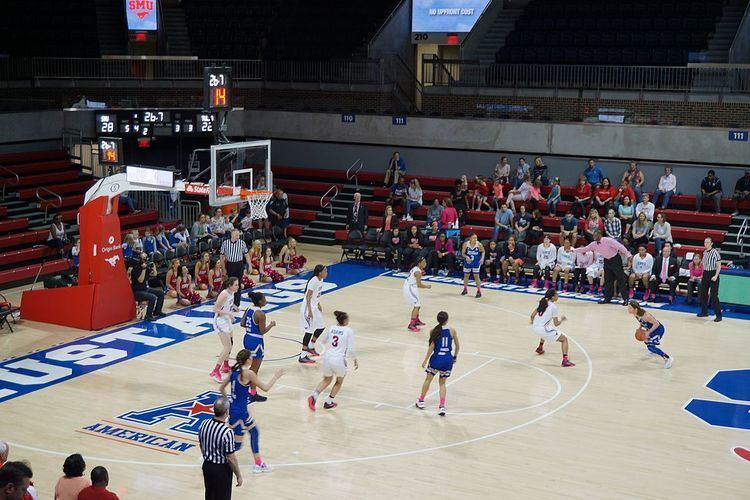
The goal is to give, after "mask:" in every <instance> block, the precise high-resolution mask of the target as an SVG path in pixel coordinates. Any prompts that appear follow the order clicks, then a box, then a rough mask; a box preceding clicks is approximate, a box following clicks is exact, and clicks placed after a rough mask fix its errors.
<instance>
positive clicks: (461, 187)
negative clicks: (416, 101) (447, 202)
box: [451, 176, 468, 213]
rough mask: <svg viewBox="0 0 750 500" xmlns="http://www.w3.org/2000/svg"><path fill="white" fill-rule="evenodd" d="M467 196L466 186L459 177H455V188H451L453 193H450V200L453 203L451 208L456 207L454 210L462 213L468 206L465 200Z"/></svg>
mask: <svg viewBox="0 0 750 500" xmlns="http://www.w3.org/2000/svg"><path fill="white" fill-rule="evenodd" d="M464 177H466V176H464ZM467 196H468V188H467V186H466V185H465V184H464V183H463V181H462V180H461V179H456V182H455V188H454V189H453V194H452V195H451V202H452V203H453V208H455V209H456V212H458V213H463V212H465V211H466V208H467V207H468V204H467V201H466V197H467Z"/></svg>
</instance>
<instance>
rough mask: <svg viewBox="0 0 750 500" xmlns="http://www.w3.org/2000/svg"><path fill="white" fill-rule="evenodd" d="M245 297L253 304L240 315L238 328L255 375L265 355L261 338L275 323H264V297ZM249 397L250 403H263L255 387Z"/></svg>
mask: <svg viewBox="0 0 750 500" xmlns="http://www.w3.org/2000/svg"><path fill="white" fill-rule="evenodd" d="M247 296H248V297H249V298H250V300H251V301H252V303H253V306H254V307H252V308H250V307H249V308H248V309H247V311H245V314H243V315H242V320H241V321H240V326H242V328H244V329H245V336H244V338H243V340H242V343H243V346H244V347H245V349H247V350H248V351H250V357H251V358H252V359H253V361H252V364H251V365H250V369H251V370H252V371H254V372H255V373H256V374H257V373H258V370H260V365H261V364H263V356H264V355H265V348H266V346H265V342H264V339H263V336H264V335H265V334H266V333H268V331H269V330H270V329H271V328H273V327H274V326H276V322H275V321H271V322H270V323H266V313H264V312H263V311H262V309H263V307H264V306H265V305H266V296H265V295H263V294H262V293H260V292H249V293H248V294H247ZM250 396H252V402H254V403H255V402H261V403H262V402H263V401H265V400H266V399H268V398H266V397H265V396H260V395H258V394H257V392H256V390H255V385H251V386H250Z"/></svg>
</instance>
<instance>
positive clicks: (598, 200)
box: [594, 177, 618, 213]
mask: <svg viewBox="0 0 750 500" xmlns="http://www.w3.org/2000/svg"><path fill="white" fill-rule="evenodd" d="M617 194H618V191H617V189H615V187H614V186H613V185H612V183H611V182H610V181H609V177H605V178H604V179H602V184H601V186H599V187H598V188H597V189H596V192H595V194H594V207H595V208H596V209H597V210H599V209H601V210H603V213H606V212H607V210H609V209H610V208H612V207H614V205H615V197H617Z"/></svg>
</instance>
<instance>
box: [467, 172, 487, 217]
mask: <svg viewBox="0 0 750 500" xmlns="http://www.w3.org/2000/svg"><path fill="white" fill-rule="evenodd" d="M489 194H490V188H489V186H487V182H486V181H485V180H484V177H482V176H481V175H478V176H476V177H475V178H474V197H473V198H472V209H473V210H482V207H483V206H485V207H487V210H491V207H490V204H489V202H488V201H487V197H488V196H489Z"/></svg>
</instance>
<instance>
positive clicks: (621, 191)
mask: <svg viewBox="0 0 750 500" xmlns="http://www.w3.org/2000/svg"><path fill="white" fill-rule="evenodd" d="M626 196H627V197H628V198H629V199H630V202H631V203H632V204H633V206H634V207H635V192H633V188H632V187H630V183H629V182H628V181H626V180H625V181H622V182H621V183H620V187H619V188H617V196H615V210H616V211H617V210H618V209H619V208H620V205H622V203H623V201H624V200H625V197H626Z"/></svg>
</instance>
